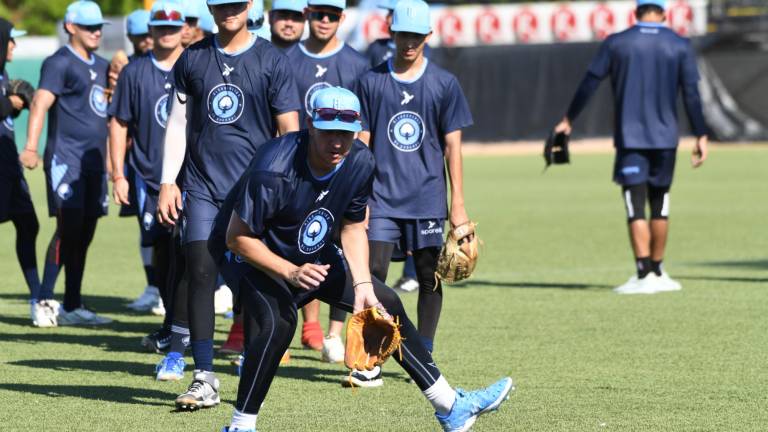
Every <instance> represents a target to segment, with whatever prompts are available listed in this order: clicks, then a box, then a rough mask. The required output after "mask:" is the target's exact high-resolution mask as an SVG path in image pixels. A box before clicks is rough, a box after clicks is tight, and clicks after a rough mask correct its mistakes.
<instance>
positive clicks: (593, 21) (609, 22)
mask: <svg viewBox="0 0 768 432" xmlns="http://www.w3.org/2000/svg"><path fill="white" fill-rule="evenodd" d="M614 24H615V23H614V18H613V12H611V10H610V9H608V7H607V6H605V4H602V3H600V4H598V5H597V7H595V9H594V10H593V11H592V12H591V13H590V14H589V27H590V28H591V29H592V34H593V35H594V36H595V37H596V38H597V39H600V40H602V39H605V38H607V37H608V35H610V34H611V33H613V31H614Z"/></svg>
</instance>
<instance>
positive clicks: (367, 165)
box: [211, 131, 374, 265]
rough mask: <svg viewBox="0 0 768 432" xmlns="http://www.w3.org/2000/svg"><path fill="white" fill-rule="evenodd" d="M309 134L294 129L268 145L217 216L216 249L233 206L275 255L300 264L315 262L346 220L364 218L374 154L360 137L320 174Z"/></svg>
mask: <svg viewBox="0 0 768 432" xmlns="http://www.w3.org/2000/svg"><path fill="white" fill-rule="evenodd" d="M308 144H309V134H308V132H307V131H301V132H294V133H291V134H288V135H285V136H283V137H280V138H276V139H275V140H273V141H270V142H269V143H267V144H265V146H264V148H262V150H261V151H260V152H259V154H258V155H257V156H256V158H255V159H254V161H253V163H252V164H251V165H250V166H249V168H248V170H247V171H246V173H245V175H244V176H243V177H242V179H241V180H240V181H239V182H238V184H237V186H235V187H234V188H233V189H232V191H231V192H230V194H229V195H228V196H227V199H226V200H225V201H224V205H223V206H222V209H221V211H220V212H219V215H218V217H217V219H216V224H215V226H214V229H213V234H212V235H211V239H212V240H211V241H212V242H215V244H216V246H215V247H213V251H214V253H223V251H224V250H226V246H225V241H224V239H225V237H226V230H227V226H228V224H229V219H230V216H231V214H232V212H233V211H234V212H235V213H236V214H237V215H238V216H239V217H240V219H242V220H243V222H245V223H246V224H247V225H248V226H249V228H250V230H251V231H252V232H253V233H254V234H255V235H256V236H257V237H259V238H260V239H261V240H262V241H264V242H265V244H266V245H267V246H268V247H269V249H270V250H271V251H272V252H274V253H275V254H277V255H279V256H281V257H283V258H285V259H287V260H288V261H291V262H292V263H294V264H296V265H302V264H305V263H311V262H315V261H316V260H317V259H318V257H320V256H321V252H322V251H323V249H324V248H325V247H326V246H329V245H330V244H331V243H332V242H333V239H334V238H336V237H338V234H339V229H340V227H341V222H342V220H343V219H347V220H350V221H352V222H361V221H363V220H365V211H366V205H367V203H368V197H369V196H370V194H371V187H372V182H373V171H374V161H373V155H372V154H371V152H370V151H369V150H368V148H367V147H366V146H365V145H364V144H363V143H361V142H360V141H355V143H354V144H353V146H352V148H351V150H350V152H349V154H348V155H347V156H346V157H345V158H344V161H343V162H342V163H341V164H339V165H338V166H337V168H336V170H335V171H333V172H331V173H329V174H328V175H326V176H324V177H322V178H317V177H315V176H314V175H313V174H312V172H311V171H310V169H309V165H308V162H307V152H308Z"/></svg>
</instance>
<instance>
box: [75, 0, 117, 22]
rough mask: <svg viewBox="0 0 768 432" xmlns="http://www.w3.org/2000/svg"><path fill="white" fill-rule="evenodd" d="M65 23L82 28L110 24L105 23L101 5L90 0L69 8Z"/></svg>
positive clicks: (83, 0)
mask: <svg viewBox="0 0 768 432" xmlns="http://www.w3.org/2000/svg"><path fill="white" fill-rule="evenodd" d="M64 21H65V22H68V23H72V24H77V25H82V26H92V25H104V24H109V22H107V21H104V17H103V16H102V15H101V8H99V5H98V4H96V3H94V2H92V1H90V0H79V1H76V2H74V3H71V4H70V5H69V6H67V13H66V14H65V16H64Z"/></svg>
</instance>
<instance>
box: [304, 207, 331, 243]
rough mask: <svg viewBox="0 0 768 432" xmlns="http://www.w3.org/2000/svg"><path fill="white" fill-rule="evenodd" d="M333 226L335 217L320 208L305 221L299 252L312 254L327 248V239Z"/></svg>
mask: <svg viewBox="0 0 768 432" xmlns="http://www.w3.org/2000/svg"><path fill="white" fill-rule="evenodd" d="M332 226H333V215H332V214H331V212H329V211H328V210H326V209H324V208H322V207H321V208H319V209H317V210H315V211H313V212H312V213H310V214H309V216H307V218H306V219H304V223H302V224H301V228H300V229H299V250H300V251H301V253H304V254H307V255H309V254H312V253H315V252H317V251H319V250H320V249H322V248H323V246H325V238H326V237H327V236H328V233H329V232H330V231H331V227H332Z"/></svg>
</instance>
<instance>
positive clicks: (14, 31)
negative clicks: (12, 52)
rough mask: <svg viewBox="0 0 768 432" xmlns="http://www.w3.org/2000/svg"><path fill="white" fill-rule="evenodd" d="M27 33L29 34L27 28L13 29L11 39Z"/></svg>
mask: <svg viewBox="0 0 768 432" xmlns="http://www.w3.org/2000/svg"><path fill="white" fill-rule="evenodd" d="M25 34H27V31H26V30H16V29H15V28H12V29H11V39H13V38H17V37H22V36H24V35H25Z"/></svg>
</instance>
